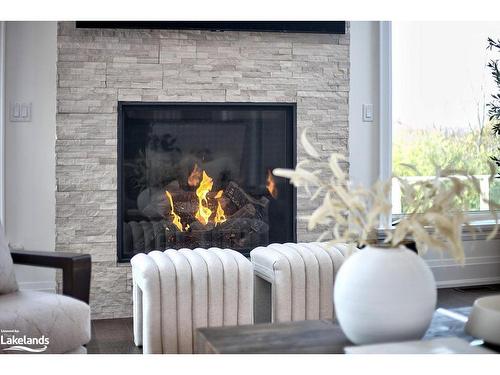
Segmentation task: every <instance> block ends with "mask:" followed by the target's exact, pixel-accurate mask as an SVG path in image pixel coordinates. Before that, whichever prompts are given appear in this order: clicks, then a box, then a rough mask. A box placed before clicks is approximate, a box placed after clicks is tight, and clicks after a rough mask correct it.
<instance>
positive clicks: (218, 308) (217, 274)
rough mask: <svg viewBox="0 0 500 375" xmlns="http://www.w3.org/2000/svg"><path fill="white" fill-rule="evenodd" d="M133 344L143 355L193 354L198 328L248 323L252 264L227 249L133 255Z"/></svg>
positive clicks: (251, 298) (251, 290) (250, 302)
mask: <svg viewBox="0 0 500 375" xmlns="http://www.w3.org/2000/svg"><path fill="white" fill-rule="evenodd" d="M131 264H132V276H133V303H134V341H135V344H136V345H137V346H141V345H142V347H143V352H144V353H148V354H151V353H193V350H194V348H195V342H194V341H195V333H196V329H197V328H200V327H217V326H232V325H244V324H252V323H253V271H252V264H251V262H250V261H249V260H248V259H246V258H245V257H244V256H243V255H241V254H240V253H238V252H236V251H233V250H228V249H218V248H210V249H208V250H207V249H200V248H198V249H195V250H189V249H181V250H166V251H164V252H161V251H151V252H150V253H148V254H147V255H146V254H137V255H135V256H134V257H133V258H132V260H131Z"/></svg>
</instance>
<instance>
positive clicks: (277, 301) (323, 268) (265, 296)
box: [250, 243, 348, 323]
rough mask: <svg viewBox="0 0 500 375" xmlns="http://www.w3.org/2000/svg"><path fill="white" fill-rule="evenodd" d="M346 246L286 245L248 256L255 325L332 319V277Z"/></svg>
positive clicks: (343, 256) (269, 247) (266, 248)
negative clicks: (252, 268)
mask: <svg viewBox="0 0 500 375" xmlns="http://www.w3.org/2000/svg"><path fill="white" fill-rule="evenodd" d="M347 251H348V247H347V245H341V244H336V245H325V244H320V243H299V244H296V243H285V244H271V245H269V246H265V247H258V248H256V249H254V250H252V251H251V252H250V257H251V260H252V263H253V266H254V273H255V309H254V311H255V323H263V322H289V321H297V320H314V319H333V317H334V306H333V286H334V282H335V275H336V274H337V271H338V270H339V268H340V266H341V265H342V263H343V261H344V258H345V256H346V254H347Z"/></svg>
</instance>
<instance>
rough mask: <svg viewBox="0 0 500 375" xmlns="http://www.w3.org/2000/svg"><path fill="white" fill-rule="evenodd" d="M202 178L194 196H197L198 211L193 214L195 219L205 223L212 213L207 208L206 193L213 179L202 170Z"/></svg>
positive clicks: (210, 188) (210, 187)
mask: <svg viewBox="0 0 500 375" xmlns="http://www.w3.org/2000/svg"><path fill="white" fill-rule="evenodd" d="M202 175H203V178H202V180H201V182H200V186H198V189H196V196H197V197H198V211H197V212H196V214H195V217H196V220H198V221H199V222H200V223H202V224H203V225H207V223H208V219H209V218H210V216H211V215H212V210H211V209H210V208H208V201H207V194H208V192H209V191H210V190H212V186H213V180H212V179H211V178H210V177H209V176H208V175H207V174H206V173H205V171H203V174H202Z"/></svg>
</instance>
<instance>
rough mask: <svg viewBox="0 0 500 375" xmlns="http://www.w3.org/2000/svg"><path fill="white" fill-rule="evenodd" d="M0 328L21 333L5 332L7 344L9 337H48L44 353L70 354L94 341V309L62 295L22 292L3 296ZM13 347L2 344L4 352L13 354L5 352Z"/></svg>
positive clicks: (0, 305)
mask: <svg viewBox="0 0 500 375" xmlns="http://www.w3.org/2000/svg"><path fill="white" fill-rule="evenodd" d="M0 327H1V329H2V330H4V331H5V330H17V331H18V332H16V333H7V334H5V333H3V336H4V342H5V340H6V336H8V335H14V336H16V337H22V336H24V335H26V337H33V338H40V337H41V336H42V335H44V336H45V337H46V338H48V340H49V343H48V344H47V350H46V351H44V353H66V352H70V351H74V350H76V349H78V348H79V347H80V346H82V345H85V344H87V343H88V342H89V341H90V308H89V306H88V305H87V304H85V303H83V302H81V301H78V300H76V299H74V298H71V297H66V296H63V295H59V294H54V293H45V292H35V291H18V292H15V293H10V294H4V295H2V296H0ZM10 346H12V345H5V344H3V345H2V344H1V343H0V353H13V352H11V351H4V350H3V349H5V348H6V347H10ZM25 346H28V347H30V345H25ZM33 346H34V347H36V348H40V347H42V346H43V345H33ZM14 353H15V352H14Z"/></svg>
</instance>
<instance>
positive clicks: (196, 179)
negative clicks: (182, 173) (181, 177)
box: [188, 164, 201, 186]
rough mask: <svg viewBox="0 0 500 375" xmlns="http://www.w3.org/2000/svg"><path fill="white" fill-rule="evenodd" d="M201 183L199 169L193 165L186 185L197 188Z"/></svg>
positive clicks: (196, 165)
mask: <svg viewBox="0 0 500 375" xmlns="http://www.w3.org/2000/svg"><path fill="white" fill-rule="evenodd" d="M200 181H201V169H200V168H199V167H198V164H195V165H194V168H193V171H192V172H191V174H190V175H189V177H188V185H189V186H197V185H198V184H199V183H200Z"/></svg>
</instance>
